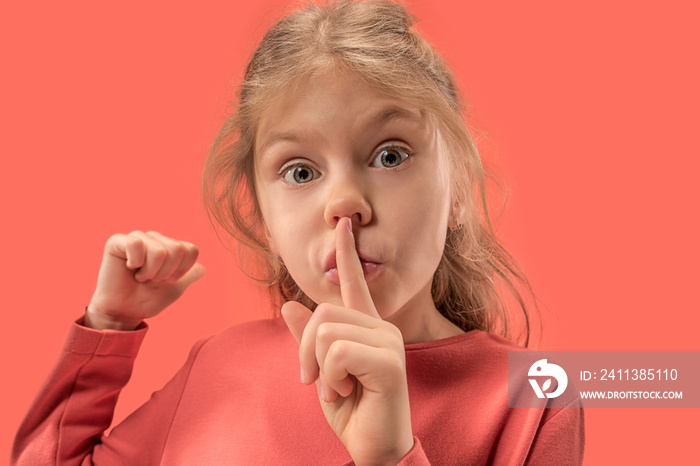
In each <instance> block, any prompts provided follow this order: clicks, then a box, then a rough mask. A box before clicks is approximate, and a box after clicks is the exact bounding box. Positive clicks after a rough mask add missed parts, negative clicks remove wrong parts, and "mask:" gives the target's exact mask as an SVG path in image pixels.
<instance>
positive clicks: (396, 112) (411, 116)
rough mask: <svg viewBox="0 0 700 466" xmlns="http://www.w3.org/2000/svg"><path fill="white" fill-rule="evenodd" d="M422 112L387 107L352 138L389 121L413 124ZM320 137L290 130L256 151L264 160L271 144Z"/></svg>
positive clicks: (274, 137) (361, 127) (267, 140)
mask: <svg viewBox="0 0 700 466" xmlns="http://www.w3.org/2000/svg"><path fill="white" fill-rule="evenodd" d="M422 115H423V112H422V111H417V110H409V109H407V108H404V107H401V106H399V105H389V106H386V107H383V108H381V109H380V110H379V111H378V112H376V113H375V114H374V115H372V117H370V118H368V119H367V121H366V122H364V123H363V124H362V125H361V126H359V127H357V128H356V129H354V130H353V137H358V136H359V134H361V133H363V132H365V131H367V129H368V128H376V127H378V126H380V125H382V124H384V123H386V122H387V121H389V120H395V119H401V118H404V119H408V120H413V121H415V122H420V121H421V120H422ZM319 137H320V135H319V134H318V132H316V131H315V130H313V129H311V130H307V129H305V130H290V131H284V132H281V133H275V134H273V135H272V136H270V137H268V138H267V139H266V140H265V142H264V143H263V144H262V145H261V146H260V149H259V150H258V151H257V152H258V154H260V156H261V157H262V158H264V155H265V151H266V150H267V149H268V148H269V147H270V146H271V145H273V144H275V143H276V142H279V141H291V142H299V141H313V140H315V139H318V138H319Z"/></svg>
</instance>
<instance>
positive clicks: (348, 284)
mask: <svg viewBox="0 0 700 466" xmlns="http://www.w3.org/2000/svg"><path fill="white" fill-rule="evenodd" d="M335 260H336V267H337V268H338V279H339V281H340V295H341V297H342V298H343V304H344V305H345V307H347V308H350V309H355V310H358V311H360V312H363V313H365V314H369V315H372V316H375V317H379V314H378V313H377V309H376V308H375V307H374V302H373V301H372V295H371V294H370V292H369V288H368V287H367V282H366V281H365V275H364V273H363V272H362V263H361V262H360V256H359V255H358V254H357V248H356V246H355V237H354V235H353V232H352V221H351V219H350V217H342V218H341V219H340V220H338V223H337V224H336V227H335Z"/></svg>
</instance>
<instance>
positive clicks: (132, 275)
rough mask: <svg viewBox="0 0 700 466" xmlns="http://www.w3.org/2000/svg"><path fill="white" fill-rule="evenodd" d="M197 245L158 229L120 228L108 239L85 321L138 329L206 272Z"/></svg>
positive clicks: (117, 328)
mask: <svg viewBox="0 0 700 466" xmlns="http://www.w3.org/2000/svg"><path fill="white" fill-rule="evenodd" d="M198 255H199V250H198V249H197V246H195V245H194V244H191V243H186V242H184V241H176V240H174V239H171V238H168V237H165V236H163V235H161V234H160V233H157V232H155V231H149V232H148V233H143V232H141V231H134V232H132V233H130V234H128V235H124V234H116V235H113V236H112V237H110V238H109V239H108V240H107V244H106V245H105V252H104V256H103V258H102V266H101V267H100V273H99V276H98V278H97V287H96V289H95V294H94V295H93V296H92V300H91V301H90V304H89V305H88V307H87V312H86V315H85V325H86V326H88V327H92V328H96V329H106V328H109V329H113V330H133V329H135V328H136V327H137V326H138V325H139V324H140V323H141V321H143V319H146V318H148V317H153V316H155V315H157V314H158V313H160V312H161V311H162V310H163V309H165V308H166V307H167V306H169V305H170V304H172V303H173V302H174V301H176V300H177V299H178V298H179V297H180V296H181V295H182V293H183V292H184V291H185V289H186V288H187V287H188V286H189V285H190V284H192V283H193V282H195V281H197V280H199V279H200V278H202V276H204V273H205V269H204V266H202V265H201V264H199V263H196V261H197V256H198Z"/></svg>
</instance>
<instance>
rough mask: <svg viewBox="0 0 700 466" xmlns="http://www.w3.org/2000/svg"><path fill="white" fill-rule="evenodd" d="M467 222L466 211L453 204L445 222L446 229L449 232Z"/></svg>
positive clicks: (461, 206) (462, 207)
mask: <svg viewBox="0 0 700 466" xmlns="http://www.w3.org/2000/svg"><path fill="white" fill-rule="evenodd" d="M466 222H467V209H466V208H465V207H464V206H463V205H460V204H457V203H455V204H453V205H452V210H450V218H449V219H448V220H447V227H448V228H450V229H451V230H454V229H455V228H458V227H459V226H461V225H464V224H465V223H466Z"/></svg>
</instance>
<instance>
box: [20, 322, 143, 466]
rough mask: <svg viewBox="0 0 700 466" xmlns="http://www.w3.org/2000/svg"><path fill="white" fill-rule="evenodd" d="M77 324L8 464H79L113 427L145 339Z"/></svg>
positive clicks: (137, 334)
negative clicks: (125, 386)
mask: <svg viewBox="0 0 700 466" xmlns="http://www.w3.org/2000/svg"><path fill="white" fill-rule="evenodd" d="M81 323H82V319H81V320H79V321H77V322H76V323H75V324H73V326H72V327H71V329H70V332H69V334H68V338H67V340H66V343H65V345H64V347H63V350H62V351H61V355H60V357H59V360H58V362H57V363H56V365H55V366H54V368H53V370H52V372H51V374H50V375H49V377H48V379H47V380H46V382H45V383H44V385H43V386H42V388H41V390H40V392H39V395H38V396H37V398H36V400H35V401H34V404H33V405H32V407H31V408H30V410H29V413H28V414H27V416H26V417H25V419H24V421H23V422H22V425H21V426H20V428H19V431H18V433H17V436H16V438H15V443H14V446H13V452H12V464H18V465H19V464H80V463H81V461H82V459H83V458H84V457H86V456H87V455H89V453H90V452H91V451H92V449H93V447H94V446H95V445H96V444H97V443H98V442H99V440H100V436H101V435H102V433H103V432H104V431H105V430H106V429H107V428H108V427H109V425H110V424H111V422H112V416H113V412H114V406H115V404H116V402H117V397H118V395H119V392H120V391H121V389H122V387H123V386H124V385H125V384H126V382H127V381H128V380H129V377H130V376H131V370H132V367H133V363H134V359H135V357H136V354H137V352H138V350H139V347H140V346H141V342H142V340H143V337H144V335H145V333H146V330H147V327H146V325H145V324H143V325H141V326H139V327H138V329H137V330H136V331H134V332H116V331H96V330H92V329H88V328H86V327H83V326H81V325H79V324H81Z"/></svg>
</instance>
